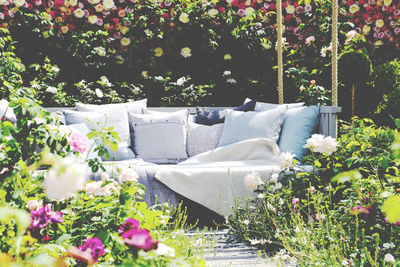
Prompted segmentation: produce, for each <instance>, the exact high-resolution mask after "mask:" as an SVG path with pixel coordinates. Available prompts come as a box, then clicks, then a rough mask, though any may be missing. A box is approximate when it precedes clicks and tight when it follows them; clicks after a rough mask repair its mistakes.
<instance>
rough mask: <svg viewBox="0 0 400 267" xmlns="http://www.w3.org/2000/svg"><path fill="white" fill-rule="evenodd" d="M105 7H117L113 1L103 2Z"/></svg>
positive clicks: (105, 0)
mask: <svg viewBox="0 0 400 267" xmlns="http://www.w3.org/2000/svg"><path fill="white" fill-rule="evenodd" d="M103 6H104V8H105V9H111V8H113V7H114V6H115V4H114V1H113V0H104V1H103Z"/></svg>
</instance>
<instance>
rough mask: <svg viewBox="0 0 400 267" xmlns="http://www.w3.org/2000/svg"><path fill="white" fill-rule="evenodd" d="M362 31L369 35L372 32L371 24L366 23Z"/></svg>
mask: <svg viewBox="0 0 400 267" xmlns="http://www.w3.org/2000/svg"><path fill="white" fill-rule="evenodd" d="M362 32H363V34H364V35H368V34H369V33H370V32H371V26H369V25H366V24H365V25H364V27H363V29H362Z"/></svg>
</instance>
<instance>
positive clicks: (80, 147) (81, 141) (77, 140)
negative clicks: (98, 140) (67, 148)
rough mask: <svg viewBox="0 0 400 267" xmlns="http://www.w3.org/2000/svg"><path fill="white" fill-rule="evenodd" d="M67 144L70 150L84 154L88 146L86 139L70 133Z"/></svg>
mask: <svg viewBox="0 0 400 267" xmlns="http://www.w3.org/2000/svg"><path fill="white" fill-rule="evenodd" d="M69 143H70V145H71V146H72V149H73V150H74V151H76V152H79V153H83V152H85V151H86V150H87V149H88V146H89V141H88V139H87V138H86V137H85V136H83V135H81V134H79V133H72V135H71V140H70V141H69Z"/></svg>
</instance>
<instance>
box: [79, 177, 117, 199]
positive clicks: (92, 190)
mask: <svg viewBox="0 0 400 267" xmlns="http://www.w3.org/2000/svg"><path fill="white" fill-rule="evenodd" d="M107 182H109V181H107ZM103 183H104V181H97V182H89V183H87V184H86V185H85V190H86V193H87V194H89V195H94V196H109V195H111V194H112V193H118V192H119V188H118V186H117V185H116V183H115V182H113V181H111V182H109V183H108V184H107V185H105V186H103Z"/></svg>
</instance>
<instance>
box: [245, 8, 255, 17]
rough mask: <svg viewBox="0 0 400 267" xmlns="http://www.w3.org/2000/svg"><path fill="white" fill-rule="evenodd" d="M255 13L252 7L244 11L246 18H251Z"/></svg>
mask: <svg viewBox="0 0 400 267" xmlns="http://www.w3.org/2000/svg"><path fill="white" fill-rule="evenodd" d="M253 12H254V9H253V8H252V7H248V8H246V9H245V10H244V15H245V16H246V17H250V16H251V15H252V14H253Z"/></svg>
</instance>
